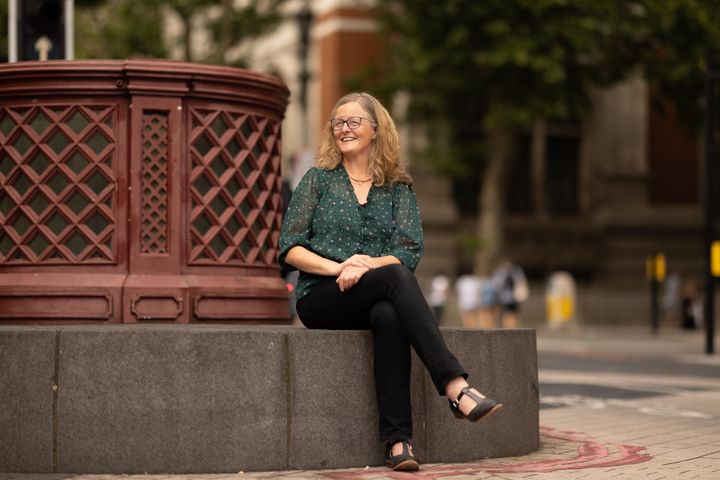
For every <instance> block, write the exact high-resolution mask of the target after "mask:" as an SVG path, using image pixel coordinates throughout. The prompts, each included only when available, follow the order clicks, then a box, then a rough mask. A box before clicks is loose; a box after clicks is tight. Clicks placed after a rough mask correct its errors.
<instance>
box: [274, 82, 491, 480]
mask: <svg viewBox="0 0 720 480" xmlns="http://www.w3.org/2000/svg"><path fill="white" fill-rule="evenodd" d="M411 184H412V180H411V179H410V176H409V175H408V174H407V172H406V170H405V165H404V163H403V162H402V161H401V158H400V155H399V136H398V133H397V129H396V127H395V123H394V122H393V120H392V118H391V117H390V115H389V113H388V112H387V110H386V109H385V107H383V106H382V105H381V104H380V102H379V101H378V100H377V99H375V98H374V97H373V96H371V95H369V94H367V93H352V94H348V95H345V96H344V97H342V98H341V99H340V100H339V101H338V102H337V104H336V105H335V107H334V108H333V111H332V115H331V117H330V121H329V122H328V123H327V124H326V127H325V131H324V138H323V141H322V145H321V148H320V152H319V154H318V159H317V161H316V167H315V168H311V169H310V170H309V171H308V172H307V173H306V174H305V176H304V177H303V179H302V180H301V181H300V183H299V185H298V186H297V188H296V189H295V192H294V193H293V196H292V200H291V201H290V205H289V207H288V211H287V215H286V216H285V219H284V221H283V226H282V230H281V234H280V253H279V256H278V257H279V258H278V259H279V262H280V264H281V265H283V264H287V265H290V266H292V267H294V268H297V269H299V270H300V277H299V279H298V285H297V289H296V291H295V292H296V296H297V299H298V300H297V312H298V315H299V317H300V320H301V321H302V323H303V324H304V325H305V326H306V327H308V328H324V329H337V330H349V329H364V330H371V331H372V334H373V346H374V349H373V352H374V353H373V355H374V376H375V391H376V396H377V403H378V412H379V414H380V422H379V425H380V438H381V440H384V441H385V442H386V456H385V459H386V463H387V465H388V467H390V468H392V469H394V470H417V469H418V462H417V458H416V457H415V454H414V452H413V449H412V445H411V441H410V440H411V438H412V415H411V405H410V365H411V358H410V347H411V346H412V347H413V348H414V349H415V351H416V352H417V354H418V357H420V359H421V361H422V362H423V363H424V364H425V366H426V367H427V369H428V371H429V373H430V377H431V379H432V381H433V384H434V386H435V388H436V389H437V391H438V393H439V394H440V395H446V396H447V398H448V400H449V401H450V408H451V410H452V412H453V414H454V415H455V416H456V417H457V418H467V419H469V420H471V421H476V420H479V419H481V418H484V417H486V416H487V415H490V414H491V413H493V412H495V411H496V410H498V409H499V408H500V407H501V406H502V404H500V403H498V402H496V401H494V400H491V399H489V398H486V397H484V396H483V395H482V394H481V393H480V392H479V391H477V390H475V389H471V388H470V386H469V385H468V383H467V381H466V379H467V377H468V374H467V372H466V371H465V370H464V369H463V367H462V366H461V365H460V363H459V362H458V361H457V359H456V358H455V356H454V355H453V354H452V353H451V352H450V351H449V350H448V348H447V346H446V345H445V342H444V340H443V337H442V335H441V334H440V329H439V328H438V325H437V322H436V321H435V318H434V317H433V313H432V310H431V309H430V307H429V305H428V304H427V302H426V301H425V298H424V297H423V295H422V291H421V289H420V287H419V286H418V282H417V279H416V278H415V276H414V275H413V273H412V271H413V270H414V269H415V266H416V265H417V263H418V262H419V261H420V257H421V256H422V251H423V232H422V224H421V222H420V212H419V210H418V206H417V200H416V198H415V193H414V192H413V190H412V188H411ZM357 368H364V367H363V366H361V365H358V366H357ZM348 388H349V389H350V391H351V389H352V388H353V386H352V385H349V386H348ZM333 408H343V407H342V405H341V406H337V405H336V406H334V407H333ZM345 413H346V414H347V415H348V416H351V415H353V412H352V411H346V412H345ZM345 434H347V435H352V432H345ZM328 448H330V447H328Z"/></svg>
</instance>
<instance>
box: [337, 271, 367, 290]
mask: <svg viewBox="0 0 720 480" xmlns="http://www.w3.org/2000/svg"><path fill="white" fill-rule="evenodd" d="M368 270H370V269H369V268H368V267H364V266H356V265H348V266H347V267H345V268H344V269H343V271H342V272H340V275H338V278H337V280H335V283H337V284H338V286H339V287H340V291H341V292H344V291H345V290H350V289H351V288H352V287H354V286H355V284H356V283H358V282H359V281H360V279H361V278H362V276H363V275H365V272H367V271H368Z"/></svg>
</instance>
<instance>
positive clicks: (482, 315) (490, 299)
mask: <svg viewBox="0 0 720 480" xmlns="http://www.w3.org/2000/svg"><path fill="white" fill-rule="evenodd" d="M478 280H479V282H480V304H479V305H478V319H479V321H480V328H495V323H496V318H497V315H498V313H497V293H496V292H495V285H494V284H493V280H492V277H479V279H478Z"/></svg>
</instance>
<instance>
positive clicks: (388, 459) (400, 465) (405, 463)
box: [385, 440, 420, 472]
mask: <svg viewBox="0 0 720 480" xmlns="http://www.w3.org/2000/svg"><path fill="white" fill-rule="evenodd" d="M395 443H397V442H394V443H393V444H390V443H388V444H387V446H386V447H385V464H386V465H387V466H388V467H389V468H392V469H393V470H399V471H403V472H409V471H414V470H417V469H419V468H420V466H419V465H418V461H417V459H416V458H415V455H413V454H412V453H411V451H410V449H411V448H412V447H411V446H410V441H409V440H401V441H400V443H402V447H403V449H402V453H401V454H400V455H393V454H392V447H393V445H394V444H395Z"/></svg>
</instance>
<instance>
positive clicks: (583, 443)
mask: <svg viewBox="0 0 720 480" xmlns="http://www.w3.org/2000/svg"><path fill="white" fill-rule="evenodd" d="M540 435H541V436H543V437H546V438H551V439H555V440H563V441H566V442H569V443H574V444H576V445H577V452H578V453H577V456H576V457H575V458H558V459H549V460H542V461H536V462H525V463H506V464H497V463H495V464H493V463H492V462H493V460H490V461H486V462H482V463H462V464H446V465H438V466H436V467H421V468H420V470H419V471H418V472H414V473H403V472H391V471H388V470H387V469H385V468H371V469H367V470H363V471H345V472H315V473H316V474H318V475H321V476H323V477H327V478H331V479H333V480H366V479H370V478H373V477H383V478H391V479H393V480H402V479H407V478H418V477H421V478H428V479H437V478H442V477H451V476H454V475H471V474H474V473H480V472H486V473H521V472H555V471H557V470H580V469H584V468H607V467H616V466H622V465H632V464H636V463H642V462H647V461H648V460H650V459H651V458H652V456H650V455H648V454H647V453H644V451H645V447H639V446H633V445H623V444H613V443H611V444H602V443H600V442H598V441H597V440H596V439H594V438H592V437H590V436H588V435H585V434H583V433H577V432H564V431H558V430H555V429H554V428H550V427H540ZM611 449H612V450H615V451H616V453H611V451H610V450H611Z"/></svg>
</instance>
